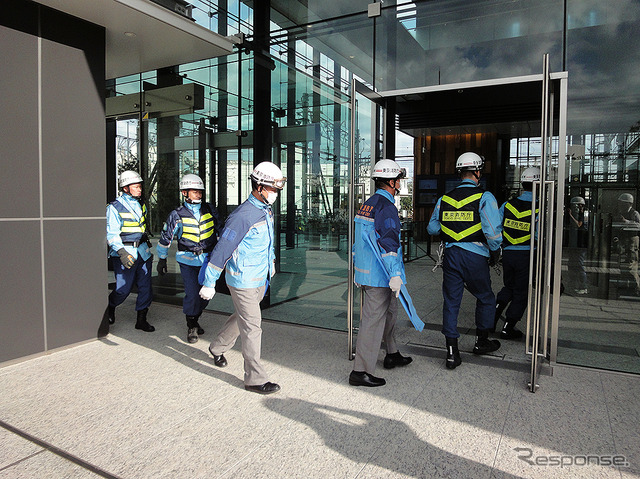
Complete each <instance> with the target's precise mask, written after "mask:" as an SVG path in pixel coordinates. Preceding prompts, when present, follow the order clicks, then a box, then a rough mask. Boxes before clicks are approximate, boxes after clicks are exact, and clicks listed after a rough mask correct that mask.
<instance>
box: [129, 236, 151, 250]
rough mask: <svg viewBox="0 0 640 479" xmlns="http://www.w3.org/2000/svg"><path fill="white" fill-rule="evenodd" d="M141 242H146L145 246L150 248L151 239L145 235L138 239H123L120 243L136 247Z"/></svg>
mask: <svg viewBox="0 0 640 479" xmlns="http://www.w3.org/2000/svg"><path fill="white" fill-rule="evenodd" d="M143 243H147V246H148V247H149V248H151V241H149V240H148V239H147V238H146V237H144V236H143V237H142V238H140V239H139V240H138V241H123V242H122V244H123V245H125V246H133V247H134V248H137V247H138V246H140V245H141V244H143Z"/></svg>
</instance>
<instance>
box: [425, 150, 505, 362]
mask: <svg viewBox="0 0 640 479" xmlns="http://www.w3.org/2000/svg"><path fill="white" fill-rule="evenodd" d="M483 167H484V160H483V159H482V157H480V156H479V155H477V154H476V153H472V152H467V153H463V154H462V155H460V156H459V157H458V161H457V162H456V171H457V172H458V174H459V175H460V179H461V180H462V181H461V183H460V185H458V186H457V187H456V188H454V189H453V190H451V191H450V192H448V193H447V194H445V195H444V196H442V197H441V198H439V199H438V202H437V203H436V207H435V209H434V211H433V215H431V219H430V221H429V226H428V227H427V231H428V232H429V234H431V235H437V234H440V237H441V239H442V240H443V241H444V245H445V249H444V260H443V262H442V296H443V300H444V301H443V305H442V333H443V334H444V336H445V339H446V346H447V360H446V366H447V368H448V369H455V368H456V367H458V366H459V365H460V364H461V363H462V359H461V358H460V352H459V351H458V338H459V337H460V333H459V332H458V313H459V311H460V303H461V302H462V294H463V293H464V288H465V286H466V287H467V289H468V290H469V292H470V293H471V294H473V295H474V296H475V298H476V313H475V323H476V343H475V346H474V347H473V353H474V354H487V353H490V352H492V351H496V350H497V349H498V348H500V341H498V340H495V339H489V331H490V330H491V329H492V328H493V318H494V315H495V311H496V297H495V296H494V294H493V290H492V289H491V277H490V275H489V266H493V265H495V264H496V263H497V262H498V260H499V259H500V244H501V243H502V226H501V225H502V217H501V216H500V212H499V211H498V203H497V202H496V199H495V197H494V196H493V195H492V194H491V193H489V192H488V191H484V190H483V189H482V188H480V187H479V183H480V176H481V175H482V168H483Z"/></svg>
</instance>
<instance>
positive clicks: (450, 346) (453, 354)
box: [445, 338, 462, 369]
mask: <svg viewBox="0 0 640 479" xmlns="http://www.w3.org/2000/svg"><path fill="white" fill-rule="evenodd" d="M445 339H446V340H447V369H455V368H457V367H458V366H460V365H461V364H462V358H461V357H460V351H458V338H445Z"/></svg>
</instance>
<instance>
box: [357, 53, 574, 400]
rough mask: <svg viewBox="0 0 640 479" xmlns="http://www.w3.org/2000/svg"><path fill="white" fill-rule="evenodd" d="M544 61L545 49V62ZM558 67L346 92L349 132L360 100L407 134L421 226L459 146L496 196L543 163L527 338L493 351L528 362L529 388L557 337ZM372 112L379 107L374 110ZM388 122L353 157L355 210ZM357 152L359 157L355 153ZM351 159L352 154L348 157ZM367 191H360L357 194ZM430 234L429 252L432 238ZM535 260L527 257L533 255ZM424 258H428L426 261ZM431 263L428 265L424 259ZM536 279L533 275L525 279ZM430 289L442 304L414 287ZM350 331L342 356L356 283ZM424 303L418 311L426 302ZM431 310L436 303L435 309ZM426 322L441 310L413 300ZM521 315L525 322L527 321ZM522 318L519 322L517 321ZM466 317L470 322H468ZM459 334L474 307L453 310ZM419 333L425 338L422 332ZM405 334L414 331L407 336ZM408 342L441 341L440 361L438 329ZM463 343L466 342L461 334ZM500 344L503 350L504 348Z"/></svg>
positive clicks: (437, 278) (562, 131)
mask: <svg viewBox="0 0 640 479" xmlns="http://www.w3.org/2000/svg"><path fill="white" fill-rule="evenodd" d="M547 61H548V60H547V59H546V57H545V65H546V64H547V63H546V62H547ZM566 82H567V75H566V73H556V74H551V73H549V70H548V67H547V66H546V67H545V70H544V71H543V74H541V75H530V76H525V77H515V78H504V79H497V80H490V81H482V82H469V83H460V84H454V85H438V86H433V87H427V88H412V89H407V90H395V91H387V92H372V91H371V90H368V89H367V88H366V87H364V86H362V85H360V86H359V87H358V88H357V90H358V91H359V92H360V93H358V92H356V94H355V95H354V98H353V99H352V102H353V104H352V105H353V106H352V109H353V111H354V112H355V115H354V116H355V118H354V120H353V124H354V126H352V128H353V131H357V127H356V126H355V122H356V120H357V117H358V108H362V107H361V105H357V104H356V102H360V103H362V102H363V98H365V99H366V100H367V101H369V102H370V103H371V105H374V106H375V108H374V109H377V110H383V111H386V112H387V115H389V114H390V113H389V112H392V114H393V115H394V116H395V120H396V122H397V129H398V130H400V131H402V132H403V133H406V134H409V135H410V136H412V137H413V138H414V155H415V161H414V193H413V199H414V210H413V222H414V223H415V224H418V225H424V227H426V223H427V222H428V220H429V218H430V216H431V213H432V211H433V208H434V206H435V203H436V201H437V199H438V198H439V197H440V196H441V195H442V194H444V193H445V192H447V191H449V190H451V189H452V188H454V187H455V186H456V185H457V184H458V181H459V180H458V178H457V176H456V174H455V162H456V159H457V157H458V156H459V155H460V154H461V153H463V152H465V151H474V152H476V153H478V154H480V155H482V156H484V157H485V164H486V167H485V172H484V177H483V179H482V186H483V187H484V188H486V189H487V190H489V191H491V192H492V193H494V195H495V196H496V198H497V199H498V202H499V204H502V203H503V202H504V201H506V200H508V199H511V198H514V197H516V196H518V195H519V194H520V192H521V184H520V176H521V173H522V172H523V171H524V170H525V169H526V168H528V167H531V166H538V167H540V168H541V170H542V179H541V182H539V183H538V184H537V185H536V188H535V191H534V194H535V195H536V197H537V201H538V203H539V208H538V214H537V221H534V223H535V224H536V228H537V233H534V235H533V236H534V237H535V236H536V235H538V236H539V238H540V241H538V242H537V244H536V250H537V251H538V252H539V254H538V255H536V256H535V258H534V257H533V255H532V257H531V261H532V268H531V269H532V271H533V273H532V277H531V279H530V288H529V308H528V310H529V314H528V315H527V316H526V317H525V318H524V319H523V321H522V323H521V324H522V328H523V330H524V331H525V334H526V341H523V342H521V343H516V344H508V345H505V346H507V347H506V348H504V349H503V352H502V353H501V354H502V355H503V359H504V358H507V357H508V358H509V359H512V360H516V361H520V362H522V363H529V364H530V373H531V376H530V379H529V381H528V383H529V387H530V389H531V390H532V391H535V389H536V387H537V374H538V373H539V366H540V364H541V360H551V361H553V360H555V358H554V357H553V354H554V352H555V349H554V348H555V345H556V341H557V336H555V335H554V331H556V328H557V325H556V322H557V319H558V304H559V303H558V298H559V295H560V281H559V278H560V273H559V271H560V256H559V255H556V254H555V252H556V251H559V250H560V247H561V237H562V235H561V233H562V232H561V230H559V229H558V228H556V227H555V225H556V224H557V223H558V221H562V211H563V208H562V201H561V200H560V198H562V197H563V191H562V190H563V187H564V184H563V182H562V181H559V179H560V178H563V177H564V172H563V170H564V164H563V162H559V161H558V159H559V158H564V157H565V148H566V146H565V142H564V141H559V138H565V137H566ZM372 117H373V118H376V117H384V114H380V115H375V114H374V115H372ZM396 122H393V121H381V125H383V126H387V128H386V131H384V130H385V128H382V130H383V135H382V136H383V139H382V140H381V147H380V149H379V155H380V156H378V157H374V158H372V159H371V161H370V164H368V165H364V167H363V165H360V164H355V163H354V164H353V171H354V177H353V178H352V186H353V187H352V190H351V194H352V198H353V211H356V210H357V208H358V207H359V205H360V204H361V201H363V200H362V198H363V197H366V196H368V194H370V193H372V191H371V190H370V182H369V173H370V171H371V170H370V168H371V165H372V164H373V163H374V162H375V161H376V159H380V158H382V157H383V156H382V155H383V154H384V152H385V147H384V144H385V140H384V138H385V137H387V136H388V135H389V134H390V133H392V132H395V129H394V130H391V129H390V128H389V125H392V126H391V128H393V126H394V125H395V124H396ZM355 158H357V157H355ZM355 158H354V162H355ZM362 190H365V191H366V192H367V193H365V194H364V195H362V194H361V191H362ZM414 233H415V234H416V235H418V236H419V235H425V236H426V231H416V232H414ZM427 241H431V244H430V246H431V247H430V248H429V252H430V255H431V257H432V258H433V257H434V256H435V251H436V249H437V245H438V244H439V240H438V239H435V238H427ZM534 260H535V261H534ZM425 266H427V265H426V263H425ZM431 266H433V263H431ZM430 270H431V267H429V268H428V270H427V269H426V268H425V271H424V275H425V276H428V275H431V277H430V279H429V280H426V281H430V282H431V283H433V282H437V283H438V284H440V283H441V274H440V273H439V272H438V273H433V274H432V273H431V271H430ZM534 277H535V278H537V279H536V280H535V281H534V280H533V278H534ZM501 287H502V277H501V276H498V272H495V273H494V275H493V289H494V292H496V293H497V292H498V291H499V289H500V288H501ZM408 289H409V291H410V292H411V293H413V295H415V296H416V297H417V298H418V299H417V300H416V303H422V304H425V303H426V302H424V301H423V300H422V298H420V295H421V290H420V288H418V289H414V288H412V286H411V284H409V285H408ZM422 289H423V290H428V291H430V292H431V294H432V295H433V294H434V292H435V294H437V296H434V297H433V298H431V299H430V300H429V302H430V303H431V304H434V303H438V304H441V301H442V299H441V293H440V291H439V288H433V287H431V286H429V287H426V288H422ZM351 294H352V299H353V301H352V303H350V306H351V308H350V317H351V318H352V323H350V327H349V328H348V329H349V332H350V336H349V356H350V357H351V356H352V355H353V344H354V341H353V334H354V333H356V332H357V325H358V314H359V308H360V306H359V297H358V290H354V291H352V292H351ZM425 309H426V310H425ZM436 310H437V311H436ZM418 313H419V314H421V315H423V316H424V317H423V320H425V322H426V323H427V328H426V329H427V330H429V329H430V330H437V331H439V330H440V328H441V320H442V317H441V308H440V307H439V306H438V307H437V308H435V310H434V308H433V307H431V308H429V307H428V306H426V308H423V310H422V311H421V310H420V308H418ZM525 320H526V321H525ZM525 322H526V323H527V324H526V325H525V324H523V323H525ZM467 323H468V324H467ZM459 329H460V330H461V331H460V332H461V333H463V332H467V333H468V334H470V335H473V334H474V330H475V325H474V320H473V314H471V315H470V317H462V315H461V317H460V318H459ZM425 338H427V339H425ZM412 341H413V339H412ZM415 342H416V344H419V345H421V346H423V347H426V348H431V349H439V350H441V352H442V353H441V354H442V357H443V360H444V337H442V336H439V335H435V336H434V335H424V334H421V333H417V332H416V333H415ZM469 345H470V347H469V348H468V349H469V350H470V349H471V348H472V347H473V343H472V342H469ZM505 350H506V352H504V351H505Z"/></svg>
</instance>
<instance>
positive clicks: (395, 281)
mask: <svg viewBox="0 0 640 479" xmlns="http://www.w3.org/2000/svg"><path fill="white" fill-rule="evenodd" d="M401 287H402V278H400V276H393V277H392V278H391V279H390V280H389V288H391V291H393V292H394V293H396V298H397V297H398V296H400V288H401Z"/></svg>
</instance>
